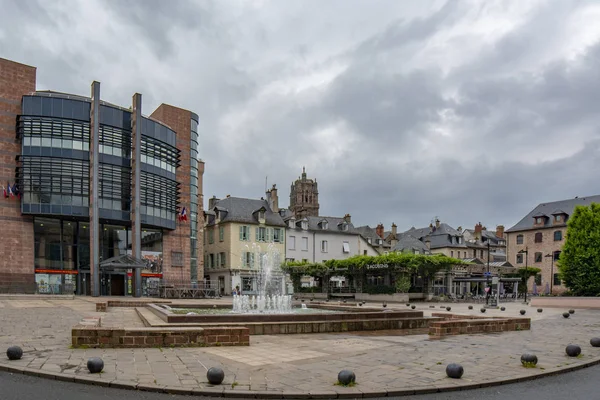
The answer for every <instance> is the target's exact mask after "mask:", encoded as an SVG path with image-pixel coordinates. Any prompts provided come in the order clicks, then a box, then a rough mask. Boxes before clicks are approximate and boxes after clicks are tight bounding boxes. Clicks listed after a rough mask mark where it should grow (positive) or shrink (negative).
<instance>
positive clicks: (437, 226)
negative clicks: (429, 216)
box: [435, 218, 440, 229]
mask: <svg viewBox="0 0 600 400" xmlns="http://www.w3.org/2000/svg"><path fill="white" fill-rule="evenodd" d="M439 227H440V220H439V219H437V218H436V219H435V228H436V229H438V228H439Z"/></svg>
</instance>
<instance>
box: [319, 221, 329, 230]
mask: <svg viewBox="0 0 600 400" xmlns="http://www.w3.org/2000/svg"><path fill="white" fill-rule="evenodd" d="M328 227H329V223H328V222H327V221H323V222H321V229H327V228H328Z"/></svg>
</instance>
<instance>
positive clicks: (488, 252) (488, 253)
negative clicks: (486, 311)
mask: <svg viewBox="0 0 600 400" xmlns="http://www.w3.org/2000/svg"><path fill="white" fill-rule="evenodd" d="M486 281H487V282H486V284H487V287H488V292H487V296H486V297H485V304H486V305H489V302H490V295H491V294H492V288H491V286H490V239H488V240H487V275H486Z"/></svg>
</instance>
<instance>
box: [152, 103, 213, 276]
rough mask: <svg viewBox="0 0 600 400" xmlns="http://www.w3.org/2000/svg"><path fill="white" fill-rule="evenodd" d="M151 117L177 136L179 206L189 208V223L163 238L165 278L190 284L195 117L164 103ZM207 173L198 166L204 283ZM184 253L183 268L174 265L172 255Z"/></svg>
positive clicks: (199, 241) (199, 251)
mask: <svg viewBox="0 0 600 400" xmlns="http://www.w3.org/2000/svg"><path fill="white" fill-rule="evenodd" d="M150 117H151V118H153V119H155V120H157V121H160V122H162V123H164V124H165V125H167V126H169V127H170V128H171V129H173V130H174V131H175V132H176V133H177V148H178V149H179V150H180V151H181V154H180V166H179V167H178V168H177V171H176V177H177V181H178V182H179V183H180V184H181V186H180V192H179V196H180V197H179V207H180V209H181V208H183V207H186V209H187V210H188V220H187V221H184V222H179V221H178V222H177V228H176V229H175V230H173V231H165V234H164V235H163V278H164V279H166V280H167V281H170V282H182V283H188V284H189V283H190V282H191V280H190V275H191V272H190V270H191V266H190V254H191V251H190V245H191V243H190V234H191V218H190V212H189V211H190V179H191V168H190V157H191V154H190V145H191V129H190V126H191V119H192V114H191V113H190V111H188V110H184V109H182V108H177V107H173V106H170V105H167V104H161V105H160V107H158V108H157V109H156V110H155V111H154V112H153V113H152V115H151V116H150ZM203 172H204V163H199V165H198V174H199V177H198V209H199V210H198V235H197V244H198V249H197V260H198V261H197V264H198V280H199V281H201V280H202V278H203V276H204V271H203V264H204V263H203V261H204V253H203V252H202V240H203V237H202V227H203V226H204V213H203V211H202V201H203V200H202V178H201V174H202V173H203ZM173 251H175V252H182V253H183V264H184V266H183V267H173V266H171V252H173Z"/></svg>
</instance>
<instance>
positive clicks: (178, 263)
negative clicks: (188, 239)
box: [171, 251, 183, 267]
mask: <svg viewBox="0 0 600 400" xmlns="http://www.w3.org/2000/svg"><path fill="white" fill-rule="evenodd" d="M171 266H173V267H183V253H182V252H181V251H172V252H171Z"/></svg>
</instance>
